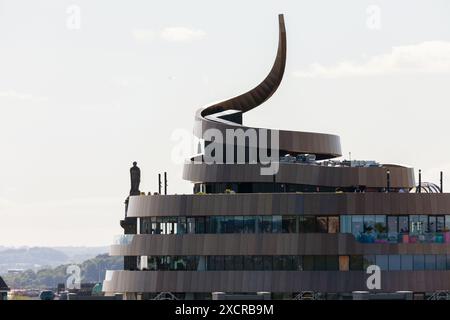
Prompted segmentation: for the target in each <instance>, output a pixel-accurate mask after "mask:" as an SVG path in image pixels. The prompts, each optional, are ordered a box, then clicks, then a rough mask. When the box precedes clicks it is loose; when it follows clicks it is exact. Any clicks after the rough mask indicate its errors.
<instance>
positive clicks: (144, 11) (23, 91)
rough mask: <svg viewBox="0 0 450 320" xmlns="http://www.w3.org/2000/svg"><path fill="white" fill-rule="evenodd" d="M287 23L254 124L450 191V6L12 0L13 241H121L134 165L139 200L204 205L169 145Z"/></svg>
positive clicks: (242, 85) (259, 58)
mask: <svg viewBox="0 0 450 320" xmlns="http://www.w3.org/2000/svg"><path fill="white" fill-rule="evenodd" d="M78 13H79V15H78ZM278 13H284V14H285V20H286V29H287V39H288V54H287V65H286V72H285V77H284V80H283V82H282V84H281V86H280V88H279V90H278V91H277V93H276V94H275V95H274V96H273V97H272V98H271V99H270V100H269V101H268V102H267V103H265V104H264V105H263V106H261V107H259V108H257V109H256V110H254V111H252V112H250V113H248V114H246V116H245V120H244V121H245V123H246V124H249V125H254V126H263V127H272V128H284V129H291V130H298V131H315V132H326V133H334V134H338V135H340V136H341V143H342V149H343V153H344V155H345V156H348V152H352V158H354V159H361V160H363V159H365V160H377V161H379V162H382V163H399V164H404V165H408V166H412V167H415V168H416V169H418V168H421V169H422V170H423V174H424V180H426V181H434V182H438V178H439V177H438V173H439V171H440V170H444V171H445V172H446V175H445V178H446V182H447V184H448V186H449V188H447V190H450V147H449V143H448V141H447V138H448V137H449V134H450V126H449V118H450V111H449V110H448V109H449V107H450V90H449V83H450V2H449V1H448V0H428V1H424V0H423V1H411V0H397V1H392V0H386V1H375V0H374V1H365V0H346V1H325V0H320V1H317V0H315V1H299V0H292V1H287V0H284V1H283V0H282V1H280V0H273V1H261V0H251V1H235V0H228V1H220V2H219V1H211V0H202V1H200V0H191V1H185V0H180V1H110V0H109V1H106V0H96V1H93V0H85V1H80V0H75V1H63V0H53V1H49V0H41V1H32V0H28V1H25V0H14V1H13V0H0V148H1V149H0V245H9V246H11V245H12V246H21V245H28V246H37V245H73V246H78V245H108V244H110V243H111V242H112V238H113V236H114V235H116V234H120V233H121V232H122V230H121V228H120V226H119V220H120V219H121V218H122V217H123V213H124V208H123V201H124V199H125V198H126V196H127V193H128V191H129V171H128V170H129V167H130V166H131V163H132V162H133V161H135V160H136V161H137V162H138V164H139V166H140V167H141V170H142V183H141V190H142V191H147V192H148V191H152V192H154V191H156V188H157V174H158V172H163V171H167V172H168V175H169V192H170V193H178V194H181V193H191V191H192V185H191V184H190V183H189V182H186V181H183V180H182V179H181V174H182V165H181V164H179V163H175V162H174V161H172V159H171V153H172V151H173V148H174V146H175V145H176V143H177V142H176V141H173V140H172V139H171V137H172V134H173V133H174V132H175V131H176V130H180V129H183V130H187V131H191V130H192V126H193V120H194V113H195V111H196V110H197V109H198V108H200V107H202V106H205V105H207V104H209V103H211V102H214V101H218V100H221V99H225V98H228V97H230V96H234V95H236V94H239V93H242V92H244V91H247V90H248V89H250V88H252V87H253V86H254V85H256V84H258V83H259V82H260V81H261V80H262V79H263V78H264V77H265V75H266V74H267V72H268V71H269V70H270V68H271V65H272V62H273V59H274V56H275V52H276V46H277V41H278V39H277V36H278V30H277V28H278V22H277V14H278Z"/></svg>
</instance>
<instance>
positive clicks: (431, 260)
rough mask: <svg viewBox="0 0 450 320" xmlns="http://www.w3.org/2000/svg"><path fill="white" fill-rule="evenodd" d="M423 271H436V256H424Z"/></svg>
mask: <svg viewBox="0 0 450 320" xmlns="http://www.w3.org/2000/svg"><path fill="white" fill-rule="evenodd" d="M425 270H436V256H435V255H434V254H426V255H425Z"/></svg>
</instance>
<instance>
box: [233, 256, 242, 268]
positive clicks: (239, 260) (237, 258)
mask: <svg viewBox="0 0 450 320" xmlns="http://www.w3.org/2000/svg"><path fill="white" fill-rule="evenodd" d="M234 268H235V270H244V257H243V256H234Z"/></svg>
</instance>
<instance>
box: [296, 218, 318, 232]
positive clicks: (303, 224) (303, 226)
mask: <svg viewBox="0 0 450 320" xmlns="http://www.w3.org/2000/svg"><path fill="white" fill-rule="evenodd" d="M299 232H301V233H313V232H316V217H314V216H300V217H299Z"/></svg>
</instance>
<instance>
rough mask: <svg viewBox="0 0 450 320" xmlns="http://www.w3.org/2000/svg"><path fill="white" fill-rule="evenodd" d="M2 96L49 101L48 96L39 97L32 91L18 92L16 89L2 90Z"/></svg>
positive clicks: (0, 93) (0, 94)
mask: <svg viewBox="0 0 450 320" xmlns="http://www.w3.org/2000/svg"><path fill="white" fill-rule="evenodd" d="M0 98H8V99H14V100H24V101H34V102H42V101H48V98H47V97H37V96H34V95H32V94H30V93H23V92H17V91H14V90H6V91H0Z"/></svg>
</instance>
